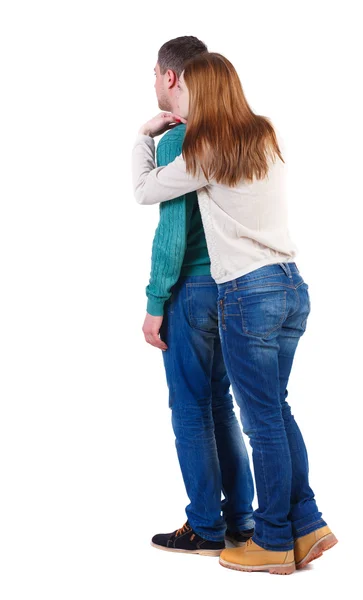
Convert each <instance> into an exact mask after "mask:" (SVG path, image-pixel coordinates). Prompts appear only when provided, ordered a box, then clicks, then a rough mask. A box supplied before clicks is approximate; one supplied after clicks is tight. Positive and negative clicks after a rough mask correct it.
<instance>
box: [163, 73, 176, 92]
mask: <svg viewBox="0 0 363 600" xmlns="http://www.w3.org/2000/svg"><path fill="white" fill-rule="evenodd" d="M165 75H166V80H167V86H168V88H169V89H170V88H172V87H175V86H176V85H177V83H178V78H177V75H176V73H175V71H173V70H172V69H168V70H167V72H166V73H165Z"/></svg>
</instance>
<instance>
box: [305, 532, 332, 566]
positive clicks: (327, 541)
mask: <svg viewBox="0 0 363 600" xmlns="http://www.w3.org/2000/svg"><path fill="white" fill-rule="evenodd" d="M337 543H338V540H337V538H336V537H335V535H334V534H333V533H328V535H325V536H324V537H322V538H321V539H320V540H318V541H317V542H315V544H314V545H313V546H312V547H311V548H310V550H309V552H308V553H307V555H306V556H305V557H304V558H303V559H302V560H300V561H299V562H298V563H296V568H297V569H303V568H304V567H306V565H308V564H309V563H311V561H313V560H315V559H316V558H320V556H323V552H325V551H326V550H329V549H330V548H332V547H333V546H335V544H337Z"/></svg>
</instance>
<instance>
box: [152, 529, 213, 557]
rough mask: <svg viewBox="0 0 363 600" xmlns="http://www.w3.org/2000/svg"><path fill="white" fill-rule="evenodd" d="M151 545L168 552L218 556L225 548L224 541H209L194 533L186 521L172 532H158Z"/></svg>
mask: <svg viewBox="0 0 363 600" xmlns="http://www.w3.org/2000/svg"><path fill="white" fill-rule="evenodd" d="M151 545H152V546H154V547H155V548H158V549H159V550H167V551H168V552H187V553H188V554H204V555H205V556H219V555H220V553H221V552H222V550H224V548H225V543H224V541H221V542H211V541H210V540H205V539H203V538H202V537H200V535H198V534H197V533H195V531H193V529H192V528H191V527H190V525H189V523H188V521H187V522H186V523H185V524H184V525H183V527H181V528H180V529H177V530H176V531H173V532H172V533H158V534H157V535H154V537H153V539H152V540H151Z"/></svg>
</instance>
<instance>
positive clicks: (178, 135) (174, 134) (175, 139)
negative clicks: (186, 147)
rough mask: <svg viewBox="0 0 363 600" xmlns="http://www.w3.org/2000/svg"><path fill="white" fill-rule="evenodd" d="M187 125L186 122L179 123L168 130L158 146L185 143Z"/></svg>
mask: <svg viewBox="0 0 363 600" xmlns="http://www.w3.org/2000/svg"><path fill="white" fill-rule="evenodd" d="M185 130H186V126H185V125H184V123H182V124H181V125H177V126H176V127H174V129H170V131H167V132H166V133H165V134H164V135H163V137H162V138H161V139H160V140H159V143H158V147H160V148H162V147H163V146H164V145H165V146H166V145H174V144H180V143H183V140H184V136H185Z"/></svg>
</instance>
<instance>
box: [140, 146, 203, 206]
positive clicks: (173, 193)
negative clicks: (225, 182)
mask: <svg viewBox="0 0 363 600" xmlns="http://www.w3.org/2000/svg"><path fill="white" fill-rule="evenodd" d="M132 178H133V185H134V194H135V198H136V201H137V202H138V204H157V203H158V202H165V201H166V200H172V199H173V198H177V197H178V196H183V195H184V194H188V193H189V192H194V191H195V190H199V189H200V188H202V187H204V186H206V185H208V183H209V182H208V180H207V179H206V177H205V176H204V174H203V172H202V171H201V170H200V173H199V176H198V177H192V176H191V175H190V174H188V173H187V172H186V165H185V161H184V159H183V156H182V155H180V156H178V157H177V158H176V159H175V160H174V161H173V162H172V163H170V164H169V165H167V166H166V167H156V164H155V142H154V139H153V138H152V137H150V136H148V135H143V134H139V135H138V136H137V138H136V142H135V144H134V147H133V151H132Z"/></svg>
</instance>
